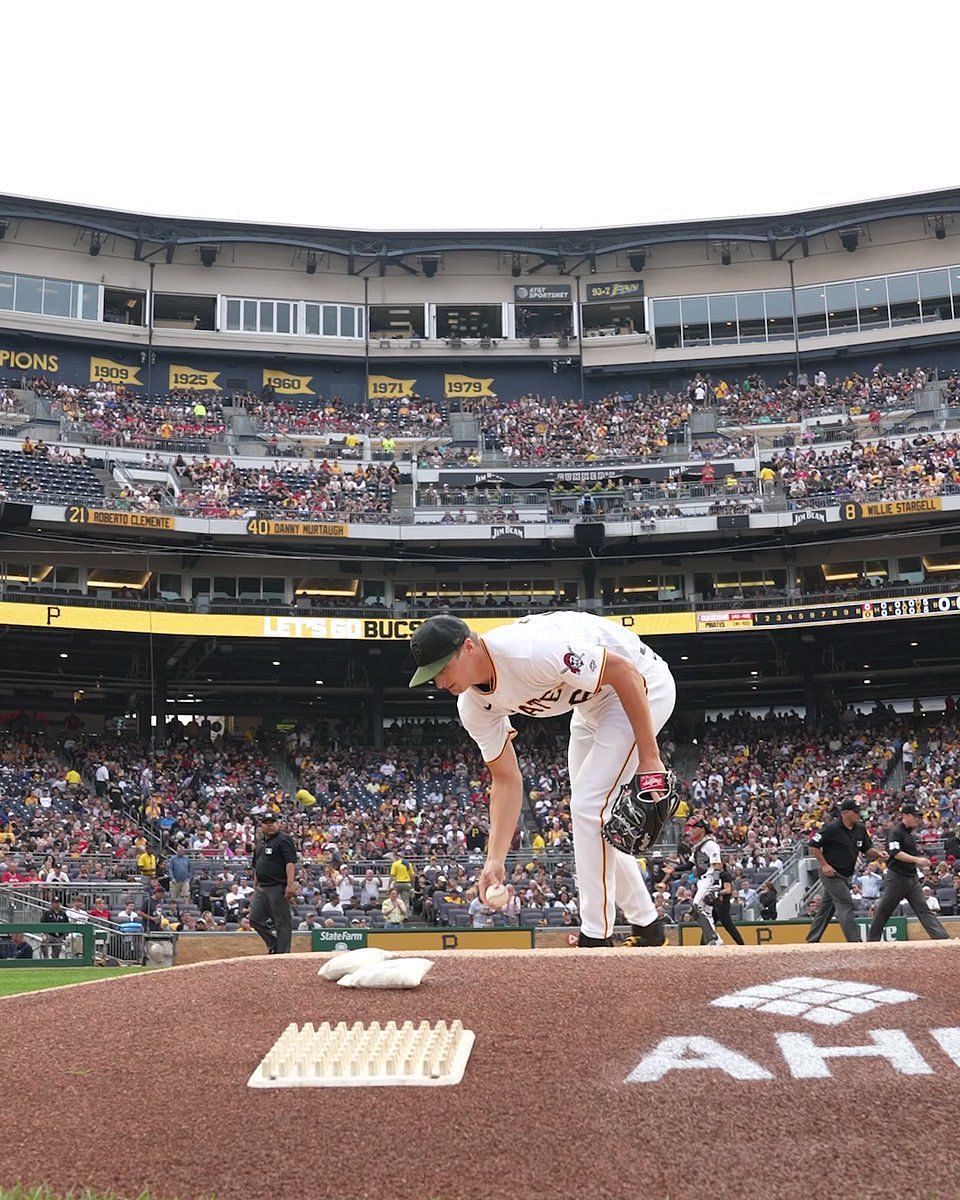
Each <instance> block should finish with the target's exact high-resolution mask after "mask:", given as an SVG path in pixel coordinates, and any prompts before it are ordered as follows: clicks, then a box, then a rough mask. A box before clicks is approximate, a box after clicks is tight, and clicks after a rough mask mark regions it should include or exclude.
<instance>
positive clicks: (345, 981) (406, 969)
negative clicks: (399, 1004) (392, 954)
mask: <svg viewBox="0 0 960 1200" xmlns="http://www.w3.org/2000/svg"><path fill="white" fill-rule="evenodd" d="M432 967H433V963H432V962H431V961H430V959H429V958H395V959H393V960H392V961H391V962H378V963H373V964H372V965H371V966H369V967H361V968H360V969H359V970H358V971H351V972H350V974H349V975H344V976H343V977H342V978H341V979H339V980H338V983H339V986H340V987H355V988H415V987H419V986H420V984H421V983H422V982H423V977H424V976H425V975H426V974H427V972H428V971H429V970H431V969H432Z"/></svg>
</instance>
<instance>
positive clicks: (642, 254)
mask: <svg viewBox="0 0 960 1200" xmlns="http://www.w3.org/2000/svg"><path fill="white" fill-rule="evenodd" d="M627 262H629V264H630V270H631V271H636V272H637V274H638V275H639V273H640V272H641V271H642V270H643V269H644V267H645V266H646V265H647V252H646V250H631V251H630V253H629V254H628V255H627Z"/></svg>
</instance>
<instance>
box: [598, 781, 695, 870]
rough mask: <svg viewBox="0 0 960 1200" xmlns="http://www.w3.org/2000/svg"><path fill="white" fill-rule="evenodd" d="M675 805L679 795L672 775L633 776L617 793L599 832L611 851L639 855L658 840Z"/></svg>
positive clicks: (675, 809) (674, 809)
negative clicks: (631, 780) (611, 848)
mask: <svg viewBox="0 0 960 1200" xmlns="http://www.w3.org/2000/svg"><path fill="white" fill-rule="evenodd" d="M679 803H680V792H679V791H678V789H677V779H676V776H675V775H674V773H673V772H672V771H650V772H647V773H646V774H643V775H637V776H636V778H635V779H634V780H633V782H632V783H629V784H626V785H625V786H624V787H623V788H621V789H620V795H619V796H617V798H616V800H615V801H614V802H613V807H612V808H611V809H610V816H609V817H608V818H607V819H606V821H604V823H603V828H602V831H601V832H602V833H603V836H604V839H605V840H606V841H608V842H609V843H610V845H611V846H613V848H614V849H615V850H622V851H623V853H624V854H631V855H637V854H642V853H643V852H644V851H645V850H649V849H650V847H651V846H652V845H654V843H655V842H656V841H657V839H658V838H659V837H660V834H661V832H662V830H663V827H664V825H665V824H666V822H667V821H668V820H669V819H670V817H672V816H673V814H674V813H675V812H676V811H677V805H678V804H679Z"/></svg>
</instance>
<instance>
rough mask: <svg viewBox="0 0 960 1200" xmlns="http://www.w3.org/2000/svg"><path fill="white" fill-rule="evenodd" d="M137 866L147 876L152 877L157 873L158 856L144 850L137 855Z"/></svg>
mask: <svg viewBox="0 0 960 1200" xmlns="http://www.w3.org/2000/svg"><path fill="white" fill-rule="evenodd" d="M137 868H138V870H139V871H140V874H141V875H143V876H144V877H145V878H147V879H152V878H153V877H154V875H156V873H157V856H156V855H155V854H151V853H150V851H149V850H144V851H143V852H142V853H141V854H140V855H138V857H137Z"/></svg>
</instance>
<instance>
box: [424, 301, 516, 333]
mask: <svg viewBox="0 0 960 1200" xmlns="http://www.w3.org/2000/svg"><path fill="white" fill-rule="evenodd" d="M437 337H438V338H455V337H459V338H485V337H488V338H499V337H503V309H502V308H501V306H500V305H499V304H438V305H437Z"/></svg>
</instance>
